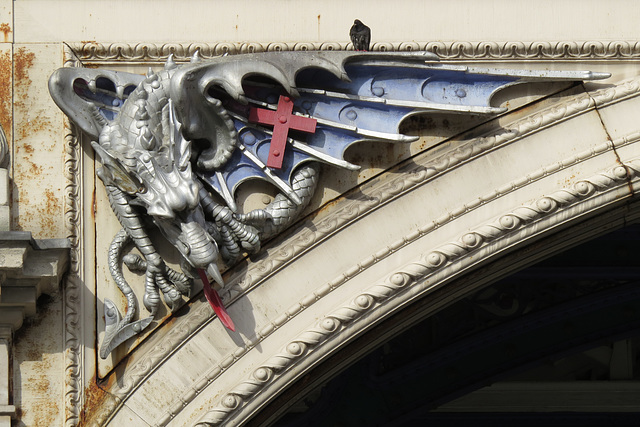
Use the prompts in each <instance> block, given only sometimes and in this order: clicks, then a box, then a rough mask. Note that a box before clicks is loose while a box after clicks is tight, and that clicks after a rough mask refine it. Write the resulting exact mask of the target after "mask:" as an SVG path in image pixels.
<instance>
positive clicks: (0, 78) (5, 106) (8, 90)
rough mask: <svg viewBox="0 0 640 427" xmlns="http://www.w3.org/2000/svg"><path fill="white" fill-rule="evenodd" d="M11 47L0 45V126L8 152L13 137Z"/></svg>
mask: <svg viewBox="0 0 640 427" xmlns="http://www.w3.org/2000/svg"><path fill="white" fill-rule="evenodd" d="M12 58H13V45H12V44H11V43H0V126H2V129H3V130H4V133H5V136H6V137H7V142H8V144H9V151H11V147H12V136H13V66H12Z"/></svg>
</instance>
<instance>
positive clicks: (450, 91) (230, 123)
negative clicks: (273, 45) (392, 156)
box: [171, 51, 609, 208]
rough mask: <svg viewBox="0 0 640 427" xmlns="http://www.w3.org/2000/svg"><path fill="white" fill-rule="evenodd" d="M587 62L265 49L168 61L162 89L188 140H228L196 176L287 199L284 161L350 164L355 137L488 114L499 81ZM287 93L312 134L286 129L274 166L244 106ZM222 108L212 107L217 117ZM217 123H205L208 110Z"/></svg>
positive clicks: (288, 164) (228, 190)
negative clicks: (176, 65) (421, 119)
mask: <svg viewBox="0 0 640 427" xmlns="http://www.w3.org/2000/svg"><path fill="white" fill-rule="evenodd" d="M608 76H609V75H608V74H606V73H594V72H589V71H568V72H563V71H543V72H539V71H526V70H499V69H484V68H470V67H466V66H455V65H446V64H440V63H439V62H438V59H437V57H436V56H435V55H433V54H431V53H426V52H422V53H410V52H407V53H393V52H390V53H384V52H366V53H365V52H345V51H320V52H313V53H311V52H272V53H259V54H247V55H237V56H226V57H222V58H218V59H215V60H213V61H210V62H200V63H195V64H191V65H187V66H185V67H181V68H180V69H178V70H177V71H176V73H175V75H174V76H173V78H172V80H171V98H172V100H173V102H174V105H175V108H176V112H177V116H178V119H179V120H180V121H181V122H182V123H183V124H184V127H185V129H184V133H185V136H186V137H187V138H190V139H207V140H209V143H210V144H213V145H216V144H217V145H220V146H225V147H230V146H231V144H235V148H236V149H235V150H231V149H229V150H228V157H227V158H226V159H225V160H226V161H225V162H222V164H221V165H216V167H206V165H204V164H199V167H198V168H196V172H197V173H198V175H199V176H200V179H201V180H202V181H203V182H205V183H206V184H208V186H209V187H210V188H211V189H212V190H215V191H216V192H217V193H218V194H219V195H220V196H222V197H223V198H224V199H225V201H226V202H227V204H228V205H229V206H230V207H232V208H235V203H234V199H235V197H234V196H235V191H236V189H237V188H238V186H239V184H240V183H242V182H243V181H245V180H247V179H250V178H262V179H265V180H267V181H269V182H271V183H272V184H274V185H275V186H276V187H278V188H279V189H280V190H281V191H282V192H283V193H284V194H285V195H287V196H288V197H289V198H290V199H291V200H292V201H294V202H297V200H296V195H295V193H294V192H293V190H292V188H291V178H292V174H293V172H294V170H295V169H296V168H297V167H298V166H299V165H300V164H301V163H303V162H305V161H310V160H312V161H320V162H324V163H329V164H333V165H335V166H338V167H342V168H347V169H353V170H357V169H358V168H359V167H358V166H356V165H353V164H350V163H348V162H347V161H345V160H344V158H343V155H344V152H345V150H346V149H347V148H348V147H349V146H351V145H352V144H354V143H356V142H358V141H362V140H371V139H374V140H383V141H389V142H411V141H414V140H416V139H417V137H411V136H407V135H403V134H400V133H399V126H400V123H401V122H402V121H403V120H404V119H405V118H407V117H408V116H411V115H414V114H419V113H428V112H449V113H465V114H475V115H495V114H498V113H501V112H504V111H505V110H506V109H505V108H496V107H492V106H491V98H492V97H493V96H494V94H495V93H496V92H498V91H499V90H501V89H503V88H506V87H509V86H512V85H515V84H519V83H525V82H532V81H563V80H564V81H581V80H593V79H601V78H607V77H608ZM284 95H288V96H291V97H293V98H294V100H293V114H294V115H296V116H302V117H307V118H313V119H315V120H316V121H317V126H316V130H315V133H312V134H306V135H303V134H302V133H301V132H295V131H293V132H290V134H289V135H288V137H287V147H286V150H285V152H284V155H283V159H282V166H281V167H280V168H270V167H268V166H267V163H268V159H269V151H270V145H271V139H272V136H273V131H272V129H271V128H270V126H265V125H260V124H257V123H253V122H252V121H251V120H250V116H251V112H252V110H254V109H256V108H257V109H266V110H270V111H275V110H277V108H278V101H279V99H280V97H281V96H284ZM221 114H222V116H221ZM214 116H215V119H216V120H217V121H218V122H224V126H222V127H223V128H225V127H226V129H227V131H226V132H222V133H221V132H220V128H221V126H220V123H218V124H217V126H215V127H214V126H212V125H211V123H212V119H213V117H214Z"/></svg>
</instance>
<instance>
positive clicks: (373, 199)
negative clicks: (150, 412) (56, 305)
mask: <svg viewBox="0 0 640 427" xmlns="http://www.w3.org/2000/svg"><path fill="white" fill-rule="evenodd" d="M639 82H640V80H638V79H635V80H631V81H629V82H626V83H623V84H621V85H618V86H615V87H613V88H608V89H604V90H601V91H597V92H594V93H591V94H585V95H579V96H576V97H574V98H571V99H569V100H566V101H564V102H561V103H558V104H554V105H553V106H551V107H549V108H547V109H545V110H542V111H540V112H538V113H535V114H533V115H531V116H528V117H525V118H524V119H522V120H519V121H516V122H514V123H512V124H510V125H508V126H505V128H504V130H502V131H501V132H499V133H497V134H490V135H486V136H483V137H480V138H477V139H474V140H471V141H467V142H464V143H461V144H460V145H459V146H457V147H456V148H455V149H452V150H451V151H449V152H447V153H445V154H442V155H441V156H439V157H437V158H433V157H425V156H422V157H420V158H416V159H413V161H414V163H412V164H411V165H404V166H400V168H399V169H398V170H396V172H401V173H396V175H397V178H395V179H392V180H386V181H381V182H380V183H377V182H376V181H375V180H374V181H373V182H372V183H371V184H369V185H368V188H367V189H366V191H365V192H366V196H362V197H359V198H355V200H352V201H346V200H343V202H345V203H342V204H339V205H337V207H336V209H335V212H334V213H333V214H332V216H331V217H330V218H328V219H326V220H325V221H320V222H319V223H316V224H314V229H313V230H311V229H305V230H303V231H301V232H299V233H298V234H296V235H295V236H293V237H291V238H289V239H288V240H287V241H285V242H284V243H283V244H282V245H280V247H279V249H278V250H277V251H276V252H274V253H272V254H271V255H270V257H269V258H268V259H266V260H263V261H257V262H255V263H253V265H252V266H251V268H249V269H248V270H246V271H243V276H242V278H240V276H238V277H233V278H232V279H231V280H230V281H229V284H228V288H226V289H227V294H226V295H225V296H226V297H225V300H226V301H227V302H229V301H233V300H235V299H237V298H239V297H240V296H241V295H243V294H244V293H246V292H247V291H249V290H250V289H252V288H254V287H255V286H258V285H259V284H260V283H261V282H262V281H264V280H265V279H266V278H268V277H269V276H270V275H272V274H274V272H276V271H278V270H280V269H282V268H284V267H286V266H287V265H288V264H289V263H291V262H292V260H295V258H296V257H298V256H300V255H301V254H302V253H304V252H305V251H307V250H309V249H310V248H312V247H313V246H315V245H319V244H321V243H322V242H323V241H324V240H325V239H326V238H328V237H329V236H331V235H332V234H333V233H336V232H337V231H338V230H340V229H341V228H343V227H345V226H347V225H348V224H349V223H351V222H353V221H355V220H357V219H358V218H359V217H362V216H363V215H365V214H367V213H370V212H371V211H373V210H375V209H377V208H379V207H380V206H383V205H384V204H385V203H388V202H390V201H392V200H394V199H395V198H397V197H399V196H401V195H402V194H404V193H406V192H409V191H411V190H413V189H415V188H417V187H418V186H421V185H424V184H425V183H428V182H429V181H431V180H432V179H433V178H435V177H436V176H438V175H441V174H443V173H445V172H447V171H451V170H453V169H454V168H457V167H459V166H461V165H462V164H464V163H465V162H468V161H470V160H471V159H473V158H476V157H478V156H481V155H483V154H484V153H487V152H488V151H490V150H494V149H496V148H498V147H500V146H504V145H506V144H509V143H512V142H515V141H517V140H519V139H521V138H523V137H525V136H527V135H531V134H533V133H535V132H538V131H540V130H542V129H544V128H546V127H549V126H552V125H554V124H558V123H561V122H563V121H565V120H567V119H569V118H572V117H575V116H576V115H580V114H583V113H585V112H587V111H591V110H593V109H594V108H596V107H600V106H604V105H609V104H613V103H616V102H619V101H620V100H622V99H626V98H628V97H633V96H637V94H638V91H639V89H638V88H639ZM639 138H640V135H637V134H633V135H628V136H626V137H624V138H620V139H619V140H616V141H614V142H613V144H616V145H617V146H619V145H624V144H627V143H631V142H635V141H637V140H638V139H639ZM611 147H612V141H603V142H602V143H601V144H599V145H597V146H594V147H593V148H591V149H590V150H588V151H586V152H582V153H578V154H576V155H575V156H573V157H571V158H568V159H562V160H559V161H558V162H557V163H554V164H552V165H548V166H547V167H545V168H542V169H541V170H539V171H537V172H535V173H532V174H529V175H527V176H525V177H522V178H521V179H519V180H517V181H514V182H511V183H508V184H506V185H505V186H503V187H501V188H499V189H495V190H494V191H491V192H489V193H487V194H486V195H484V196H481V197H479V198H478V199H477V200H476V201H473V202H469V203H467V204H465V205H463V206H461V207H460V208H459V209H457V210H455V211H454V212H449V213H447V214H446V215H444V216H443V217H442V218H437V219H434V220H433V221H431V222H429V223H427V224H425V225H423V226H422V227H421V228H419V229H418V230H417V231H416V232H415V233H414V234H412V235H410V236H405V237H404V238H403V239H401V240H399V241H398V242H397V244H393V245H390V246H389V247H388V248H387V249H386V250H385V251H381V252H380V253H376V254H372V255H371V257H369V258H367V260H363V262H361V263H360V264H358V265H357V266H354V267H353V268H352V269H350V270H349V271H347V272H345V274H343V275H342V276H341V277H338V278H336V279H335V280H334V281H332V282H331V283H328V284H327V285H326V286H325V287H324V288H326V289H325V291H326V292H323V291H322V290H318V292H316V293H315V294H314V295H313V296H310V297H309V298H308V299H305V301H301V302H300V304H299V305H298V309H297V310H298V311H300V310H304V309H305V307H307V306H309V305H311V304H313V303H314V302H315V301H316V300H317V299H318V298H322V297H323V296H324V295H326V294H328V293H330V292H331V291H332V290H333V289H335V288H337V287H339V286H340V284H341V283H343V282H345V281H346V280H348V279H349V278H350V277H353V276H354V275H357V274H359V273H360V272H361V271H363V270H365V269H367V268H369V267H370V266H371V265H373V264H375V263H376V262H378V261H379V260H381V259H384V258H385V257H386V256H387V255H389V254H391V253H393V252H394V251H395V250H397V249H398V248H401V247H402V246H403V245H406V244H408V243H410V242H411V241H414V240H416V239H418V238H420V237H422V236H424V235H426V234H427V233H429V232H431V231H432V230H434V229H435V228H437V227H439V226H441V225H443V224H446V223H448V222H450V221H452V220H454V219H455V218H458V217H460V216H461V215H465V214H467V213H469V212H471V211H473V210H474V209H475V208H477V207H479V206H481V205H483V204H485V203H487V202H489V201H492V200H495V199H497V198H499V197H501V196H504V195H506V194H509V193H511V192H512V191H514V190H516V189H518V188H522V187H523V186H526V185H529V184H531V183H533V182H536V181H537V180H540V179H542V178H544V177H545V176H548V175H550V174H553V173H555V172H557V171H558V170H561V169H564V168H568V167H571V166H572V165H576V164H578V163H580V162H583V161H585V160H587V159H589V158H592V157H594V156H598V155H599V154H601V153H603V152H606V151H608V150H611ZM623 172H624V174H623ZM632 175H633V177H634V178H635V177H637V174H636V173H635V172H634V173H633V174H630V173H627V172H626V170H625V169H624V167H622V168H617V169H616V168H614V169H612V170H609V171H606V172H603V173H602V174H599V175H597V176H595V177H593V178H590V179H587V180H583V181H580V182H579V183H578V184H576V185H575V186H574V187H572V188H569V189H562V190H559V191H558V192H557V194H556V193H553V194H552V195H550V196H546V197H544V198H541V199H539V200H537V201H535V202H534V203H533V204H529V205H527V206H526V207H523V208H522V209H516V210H514V211H512V212H508V213H505V214H504V215H501V216H500V217H499V218H497V219H496V220H495V221H494V222H493V223H491V224H487V225H486V226H484V227H480V228H479V229H477V230H474V231H473V232H469V233H465V234H464V235H463V236H461V238H460V241H458V242H452V243H450V244H445V245H443V246H442V247H439V248H436V249H434V250H433V251H431V252H429V253H428V254H425V255H424V257H423V258H422V259H421V260H420V261H419V262H416V263H414V264H412V267H407V269H408V270H407V272H398V273H395V274H394V275H392V276H390V277H389V278H388V280H386V281H385V283H384V284H381V285H377V286H380V289H377V288H376V289H377V290H376V291H375V292H374V291H373V290H372V291H371V292H372V293H367V295H364V294H363V295H359V296H357V297H356V298H355V299H354V300H353V301H352V304H351V303H350V305H349V307H348V308H345V309H344V310H347V311H349V312H350V313H352V314H353V316H354V317H353V319H354V320H353V321H355V319H357V318H358V317H359V316H360V314H362V313H364V312H365V311H366V310H369V308H371V307H377V306H379V304H380V302H382V301H387V300H388V298H389V296H390V295H392V294H396V293H401V292H402V289H405V285H406V283H404V281H407V280H408V281H409V282H411V281H412V280H415V279H411V278H412V277H422V276H425V275H427V274H436V273H438V274H440V273H442V271H444V269H446V266H447V265H450V264H451V263H454V262H457V260H459V259H461V258H463V257H464V255H465V254H468V253H470V252H472V251H477V250H479V248H481V247H483V246H486V245H488V244H490V243H491V242H493V241H496V240H498V239H500V238H502V237H504V236H505V235H512V234H514V233H516V234H517V233H518V232H519V230H523V229H525V228H526V227H527V226H528V225H529V224H532V223H534V222H536V221H539V220H541V219H543V218H545V219H548V218H550V217H551V216H553V215H552V214H554V213H556V212H559V211H560V210H562V209H570V208H571V207H572V206H574V205H576V204H579V203H580V202H581V201H584V200H586V199H588V198H591V199H595V198H597V196H598V194H601V193H606V192H607V191H608V189H611V188H617V187H619V186H623V185H625V182H626V181H627V180H629V179H631V176H632ZM557 218H560V216H558V217H557ZM548 226H549V227H551V226H553V224H552V223H550V224H548ZM514 235H515V234H514ZM405 273H406V274H405ZM442 274H443V273H442ZM396 282H398V283H400V284H397V283H396ZM401 282H402V283H401ZM324 288H323V289H324ZM307 300H308V301H307ZM354 304H355V305H354ZM341 310H342V309H341ZM359 313H360V314H359ZM296 314H297V311H296V310H293V311H291V312H287V313H284V314H283V316H281V317H282V318H279V319H276V320H275V321H274V322H273V324H271V325H269V326H267V327H266V328H265V329H264V330H263V331H261V332H259V333H258V335H257V337H256V338H255V340H254V341H253V342H250V343H248V344H247V345H246V346H245V348H238V349H237V350H236V351H234V354H233V355H230V356H229V358H228V360H224V361H222V362H221V363H220V364H218V365H214V366H212V367H211V369H210V370H209V371H208V372H205V373H203V376H202V378H201V380H198V381H196V383H197V384H198V385H197V386H196V387H195V388H191V389H189V390H188V391H186V393H185V395H184V396H181V397H180V399H179V400H180V401H179V402H178V401H176V402H175V404H176V405H175V406H174V405H171V408H170V409H168V410H167V413H166V414H165V415H164V416H161V417H160V418H159V419H158V420H157V421H158V423H159V424H165V423H167V422H169V421H170V420H171V419H172V417H173V416H174V414H176V413H178V412H180V410H181V408H183V407H184V406H186V404H187V403H188V402H189V401H191V400H192V399H193V397H194V396H195V395H197V394H198V393H200V392H201V391H202V390H203V389H204V388H206V387H207V386H208V385H209V384H211V383H212V382H213V381H214V380H215V378H216V377H217V376H218V375H219V374H220V373H221V372H223V371H225V370H227V369H229V367H230V366H231V365H232V364H233V363H234V362H235V361H237V360H239V359H240V358H241V357H242V356H243V355H244V354H246V353H247V352H248V351H249V350H251V349H252V348H253V347H255V346H256V345H257V344H258V343H259V342H260V341H261V340H263V339H264V338H265V337H267V336H269V335H270V334H271V333H272V332H273V331H274V330H275V329H277V328H279V327H280V326H281V325H283V324H284V323H286V322H288V321H290V320H291V319H292V318H294V317H295V316H296ZM334 317H335V318H336V319H338V320H337V323H335V325H334V323H332V324H331V325H329V323H326V324H324V323H322V324H320V325H319V326H317V327H314V329H313V331H310V332H309V334H311V335H313V336H317V337H319V338H318V339H319V340H320V341H323V340H325V339H329V338H328V337H330V336H333V335H332V334H334V332H336V331H340V330H341V328H342V327H343V326H344V324H346V323H350V322H352V320H349V321H346V320H344V321H343V320H340V319H342V318H343V317H344V316H343V315H342V314H340V315H338V314H336V316H334ZM212 319H213V318H212V317H211V311H210V309H209V308H208V306H206V305H204V304H201V305H195V306H194V307H192V309H191V311H190V313H189V315H188V316H185V317H184V318H180V319H176V322H175V323H174V325H173V328H172V329H171V330H170V331H168V333H167V334H166V335H165V336H164V337H163V340H162V342H161V343H158V344H156V345H155V346H153V347H151V348H149V349H148V350H147V351H146V352H145V354H144V355H143V356H142V357H141V358H140V359H139V360H137V361H136V363H134V364H132V365H131V366H129V367H128V369H127V372H126V373H125V375H124V376H123V377H121V378H119V383H118V386H117V387H116V388H114V389H113V390H111V392H112V393H113V397H114V399H111V400H110V401H109V403H107V404H105V405H104V406H103V407H102V408H101V410H102V411H101V413H100V414H96V415H97V417H96V418H95V419H94V421H95V422H97V423H98V424H103V423H105V422H106V421H108V419H109V418H110V415H111V414H112V413H113V411H114V410H116V408H117V407H118V406H119V405H121V404H122V403H123V402H124V401H125V400H126V398H127V396H128V395H129V394H130V393H131V392H133V391H134V390H135V389H136V388H137V387H138V385H139V384H140V383H141V382H142V381H144V379H145V378H146V377H147V376H148V375H150V373H151V372H152V371H153V369H154V367H155V366H158V364H160V363H162V362H163V361H164V360H166V359H167V358H169V357H170V356H171V354H172V353H173V352H175V351H176V349H177V348H179V347H180V345H181V343H182V342H183V341H184V340H186V339H188V337H189V336H190V335H192V334H193V333H195V332H196V331H198V330H199V329H200V328H202V327H203V326H204V325H206V324H208V323H209V322H210V321H211V320H212ZM323 322H325V321H324V320H323ZM345 322H346V323H345ZM334 326H335V330H334V329H333V328H334ZM318 328H319V329H318ZM323 337H325V338H323ZM299 341H300V340H299ZM320 341H318V342H320ZM293 343H295V345H293V346H291V348H289V346H287V349H286V350H285V352H284V353H283V354H285V353H286V354H289V353H290V354H289V356H287V357H285V359H291V360H293V361H294V362H292V363H297V362H296V361H298V360H300V358H301V355H306V354H307V353H308V352H307V349H308V348H309V346H308V344H307V343H306V341H304V340H302V339H301V341H300V342H298V341H295V342H293ZM300 343H302V344H304V346H302V347H301V344H300ZM314 345H315V344H314ZM290 350H291V351H290ZM298 353H300V354H298ZM283 357H284V356H283ZM265 366H266V368H265V369H264V370H260V371H259V372H258V371H256V374H255V375H253V376H252V378H251V379H250V380H247V382H246V383H243V384H242V385H239V386H238V389H239V390H241V391H239V392H238V394H235V392H232V393H231V394H230V396H227V397H225V398H223V399H222V400H221V403H220V406H218V407H216V409H213V410H212V411H211V412H210V413H209V414H208V415H207V416H206V417H205V419H203V420H204V421H206V422H212V423H218V422H220V421H219V420H225V419H227V417H228V416H229V414H231V413H233V412H234V411H235V410H236V409H237V408H239V407H241V406H242V405H244V404H245V403H246V402H247V400H251V399H252V397H251V396H253V395H254V394H255V393H258V391H259V390H260V389H261V387H263V386H264V385H265V384H271V383H272V380H273V378H274V376H277V375H276V373H279V372H283V371H282V370H281V369H280V368H277V367H276V368H277V369H276V368H272V367H270V366H271V365H270V364H269V362H267V364H266V365H265ZM267 368H268V369H267ZM274 369H275V370H274ZM245 394H246V395H247V397H246V398H245V397H243V396H244V395H245ZM225 399H226V400H225ZM237 399H240V400H237ZM220 414H226V415H220Z"/></svg>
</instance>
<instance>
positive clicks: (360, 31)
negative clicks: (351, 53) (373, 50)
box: [349, 19, 371, 51]
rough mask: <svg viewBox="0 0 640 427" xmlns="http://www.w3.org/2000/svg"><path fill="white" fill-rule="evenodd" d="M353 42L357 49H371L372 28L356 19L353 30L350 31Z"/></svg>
mask: <svg viewBox="0 0 640 427" xmlns="http://www.w3.org/2000/svg"><path fill="white" fill-rule="evenodd" d="M349 36H350V37H351V42H352V43H353V48H354V49H355V50H365V51H366V50H369V43H370V42H371V28H369V27H367V26H366V25H364V24H363V23H362V21H360V20H359V19H356V20H355V21H353V25H352V26H351V30H350V31H349Z"/></svg>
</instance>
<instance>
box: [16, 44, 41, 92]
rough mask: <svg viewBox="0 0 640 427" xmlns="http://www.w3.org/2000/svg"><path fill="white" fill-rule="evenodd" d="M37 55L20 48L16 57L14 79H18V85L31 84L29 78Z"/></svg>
mask: <svg viewBox="0 0 640 427" xmlns="http://www.w3.org/2000/svg"><path fill="white" fill-rule="evenodd" d="M35 57H36V54H35V53H33V52H29V51H28V50H27V48H25V47H21V48H19V49H18V50H17V51H16V53H15V55H14V57H13V61H14V66H15V71H14V73H15V74H14V77H15V79H16V85H20V84H27V85H28V84H29V83H31V79H30V78H29V68H31V67H33V60H34V59H35Z"/></svg>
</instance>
